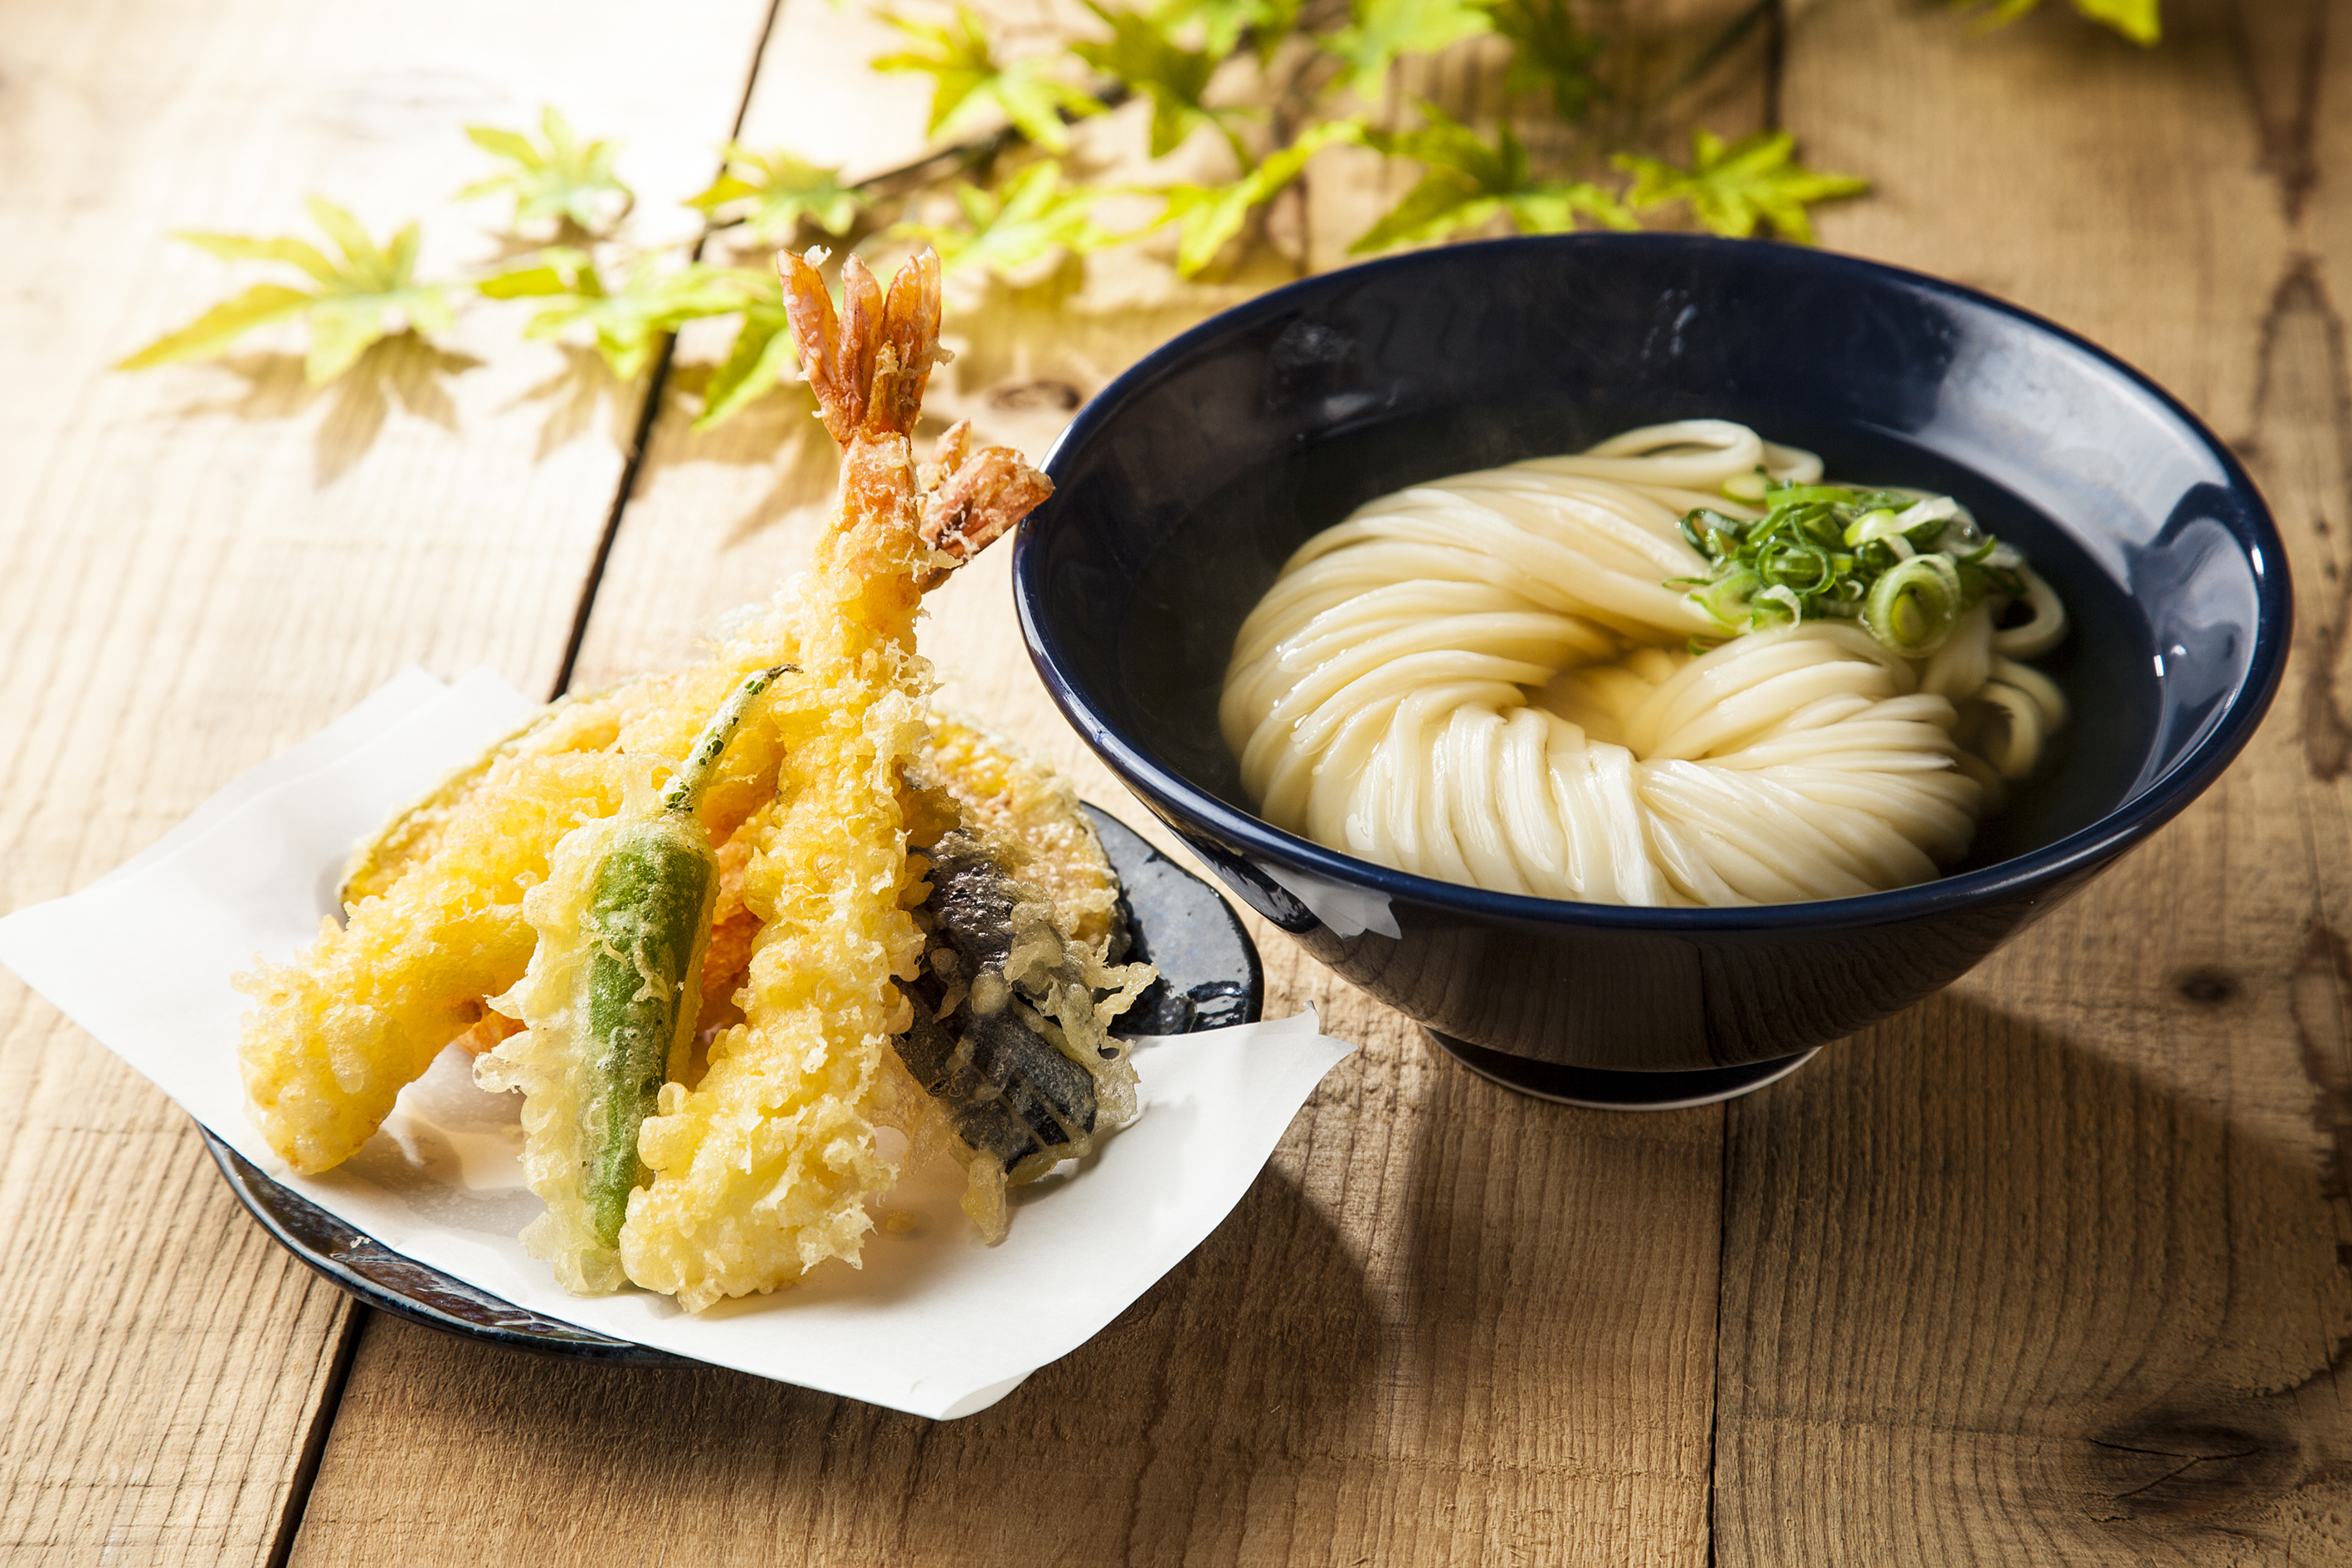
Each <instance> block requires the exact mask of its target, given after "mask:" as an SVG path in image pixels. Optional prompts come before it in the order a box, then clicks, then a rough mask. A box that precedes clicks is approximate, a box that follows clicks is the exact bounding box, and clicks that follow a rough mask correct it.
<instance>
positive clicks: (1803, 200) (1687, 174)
mask: <svg viewBox="0 0 2352 1568" xmlns="http://www.w3.org/2000/svg"><path fill="white" fill-rule="evenodd" d="M1796 151H1797V139H1796V138H1795V137H1794V136H1791V135H1790V133H1789V132H1786V131H1759V132H1756V133H1755V134H1754V135H1752V136H1743V137H1741V138H1740V139H1739V140H1738V142H1725V141H1724V139H1723V138H1722V137H1720V136H1717V135H1716V134H1715V133H1714V132H1711V131H1706V130H1703V129H1702V130H1698V131H1695V132H1692V133H1691V166H1690V167H1689V168H1687V169H1678V168H1676V167H1675V165H1674V164H1672V163H1665V162H1663V161H1662V160H1660V159H1656V158H1643V157H1639V156H1636V155H1634V154H1632V153H1619V154H1618V156H1617V166H1618V167H1619V168H1621V169H1623V170H1625V171H1626V172H1627V173H1628V174H1632V175H1633V188H1632V189H1631V190H1630V191H1628V192H1627V193H1626V194H1625V201H1626V205H1629V206H1633V207H1636V208H1648V207H1657V206H1664V205H1669V204H1671V203H1674V202H1688V203H1689V204H1690V208H1691V212H1692V214H1693V216H1696V217H1697V219H1698V221H1699V222H1701V223H1702V224H1705V225H1706V226H1707V227H1708V228H1710V229H1713V230H1714V231H1715V232H1716V233H1717V234H1722V235H1728V236H1730V237H1732V238H1734V239H1745V238H1746V237H1748V236H1749V235H1751V234H1754V233H1755V232H1756V226H1757V224H1758V223H1759V221H1762V222H1767V223H1769V224H1770V225H1771V226H1773V228H1775V229H1776V230H1778V231H1779V232H1780V234H1781V235H1783V236H1785V237H1788V238H1790V239H1793V240H1797V241H1799V242H1800V243H1801V244H1805V245H1811V244H1812V243H1813V225H1812V220H1811V217H1810V216H1808V215H1807V213H1806V210H1805V209H1806V208H1807V207H1808V206H1810V205H1812V204H1813V203H1815V202H1826V201H1834V200H1835V199H1837V198H1838V197H1840V196H1852V195H1861V194H1862V193H1863V192H1864V191H1866V190H1868V189H1869V188H1870V182H1869V181H1867V180H1863V179H1857V178H1855V177H1854V176H1853V175H1852V174H1822V173H1821V172H1819V171H1818V170H1813V169H1808V168H1806V167H1805V166H1804V165H1803V164H1801V163H1798V162H1797V161H1796Z"/></svg>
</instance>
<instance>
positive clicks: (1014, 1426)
mask: <svg viewBox="0 0 2352 1568" xmlns="http://www.w3.org/2000/svg"><path fill="white" fill-rule="evenodd" d="M1379 1335H1380V1329H1379V1325H1378V1323H1377V1321H1376V1318H1375V1312H1374V1309H1373V1307H1372V1305H1371V1304H1370V1301H1369V1300H1368V1299H1367V1297H1366V1293H1365V1290H1364V1287H1363V1279H1362V1274H1361V1268H1360V1263H1359V1261H1358V1260H1357V1259H1356V1258H1353V1257H1351V1256H1350V1255H1349V1251H1348V1249H1347V1248H1346V1247H1345V1246H1344V1245H1343V1244H1342V1241H1341V1238H1340V1237H1339V1233H1338V1232H1337V1231H1336V1230H1335V1229H1334V1228H1333V1226H1331V1224H1330V1222H1329V1221H1328V1219H1327V1218H1326V1217H1325V1216H1324V1215H1322V1214H1321V1213H1320V1212H1319V1211H1318V1209H1317V1207H1316V1205H1313V1204H1312V1203H1310V1202H1308V1201H1307V1200H1306V1199H1305V1198H1304V1197H1303V1196H1302V1194H1300V1192H1299V1190H1298V1188H1297V1186H1296V1185H1295V1184H1292V1183H1291V1182H1290V1181H1288V1180H1286V1179H1285V1178H1284V1177H1283V1176H1282V1175H1281V1174H1280V1173H1277V1172H1274V1171H1269V1172H1268V1173H1265V1175H1263V1176H1261V1177H1260V1178H1259V1180H1258V1182H1257V1184H1255V1186H1254V1187H1253V1188H1252V1189H1251V1191H1250V1193H1249V1195H1248V1196H1247V1197H1245V1198H1244V1200H1243V1203H1242V1205H1241V1206H1240V1207H1239V1208H1238V1209H1237V1210H1236V1211H1235V1213H1234V1216H1233V1217H1232V1218H1231V1219H1229V1220H1228V1221H1227V1222H1226V1224H1225V1225H1224V1226H1223V1227H1221V1228H1220V1229H1219V1230H1218V1231H1217V1232H1216V1233H1215V1234H1214V1235H1213V1236H1212V1237H1210V1238H1209V1240H1208V1241H1207V1242H1206V1243H1205V1244H1203V1246H1202V1247H1201V1249H1200V1250H1199V1251H1197V1252H1195V1253H1194V1254H1193V1255H1192V1257H1191V1258H1188V1259H1187V1260H1186V1261H1185V1262H1184V1263H1182V1264H1181V1265H1180V1266H1179V1267H1178V1268H1176V1269H1174V1270H1173V1271H1172V1272H1171V1273H1170V1274H1169V1275H1168V1276H1167V1277H1166V1278H1165V1279H1162V1280H1161V1281H1160V1283H1159V1284H1158V1285H1156V1286H1154V1287H1153V1288H1152V1289H1150V1291H1148V1292H1146V1293H1145V1295H1144V1296H1143V1297H1142V1299H1141V1300H1139V1301H1137V1302H1136V1303H1135V1305H1134V1306H1132V1307H1131V1308H1129V1310H1128V1311H1127V1312H1125V1313H1124V1314H1122V1315H1121V1316H1120V1317H1119V1318H1118V1320H1117V1321H1114V1322H1113V1323H1112V1324H1111V1325H1110V1326H1109V1327H1108V1329H1106V1330H1105V1331H1103V1332H1102V1333H1101V1334H1099V1335H1097V1337H1096V1338H1095V1339H1094V1340H1093V1341H1091V1342H1088V1343H1087V1344H1086V1345H1085V1346H1083V1347H1081V1348H1080V1349H1079V1350H1077V1351H1076V1352H1073V1353H1072V1354H1071V1355H1069V1356H1068V1357H1066V1358H1065V1359H1064V1360H1062V1361H1060V1362H1058V1363H1055V1364H1054V1365H1052V1366H1049V1367H1047V1368H1045V1369H1044V1370H1042V1371H1041V1372H1039V1373H1037V1374H1036V1375H1034V1377H1032V1378H1031V1379H1030V1381H1029V1382H1028V1383H1027V1384H1024V1385H1023V1386H1022V1387H1021V1388H1019V1389H1017V1390H1015V1391H1014V1392H1013V1394H1011V1395H1010V1396H1008V1397H1007V1398H1006V1399H1005V1400H1004V1401H1003V1403H1002V1404H1000V1405H996V1406H995V1407H993V1408H992V1409H990V1410H987V1411H984V1412H982V1414H980V1415H974V1416H971V1417H967V1418H965V1419H963V1420H961V1421H955V1422H948V1423H940V1422H933V1421H929V1420H926V1419H924V1418H921V1417H919V1416H912V1415H900V1414H898V1413H896V1412H892V1411H886V1410H882V1409H879V1408H877V1407H875V1406H872V1405H863V1404H859V1403H857V1402H856V1401H852V1400H845V1399H839V1398H835V1397H832V1396H829V1395H825V1394H816V1393H813V1392H811V1391H809V1390H806V1389H801V1388H794V1387H791V1386H788V1385H784V1384H773V1383H768V1382H764V1381H762V1380H761V1379H758V1378H753V1377H750V1376H746V1375H744V1374H741V1373H731V1372H726V1371H721V1370H719V1369H715V1368H714V1369H702V1370H690V1371H676V1372H670V1371H649V1372H621V1371H613V1370H607V1369H603V1368H597V1367H588V1366H581V1365H576V1364H572V1363H563V1362H556V1361H541V1360H538V1359H535V1358H530V1357H527V1356H520V1355H510V1354H508V1353H506V1352H498V1351H494V1350H489V1349H486V1348H484V1347H481V1346H478V1345H474V1344H470V1343H466V1342H458V1341H455V1340H449V1339H445V1338H443V1337H441V1336H439V1335H436V1334H433V1333H431V1332H429V1331H425V1330H421V1329H416V1328H413V1327H411V1326H409V1325H407V1324H404V1323H401V1322H398V1321H394V1320H390V1319H385V1318H383V1317H376V1318H373V1319H372V1320H371V1321H370V1323H369V1325H368V1329H367V1333H366V1338H365V1341H364V1342H363V1343H362V1346H361V1350H360V1358H361V1363H362V1368H363V1372H362V1375H359V1376H355V1377H354V1378H353V1379H352V1383H351V1385H350V1386H351V1390H352V1393H351V1394H350V1396H349V1397H348V1398H347V1399H346V1401H345V1404H344V1405H343V1407H342V1409H341V1412H340V1413H339V1414H338V1416H337V1419H336V1423H335V1427H334V1433H333V1436H332V1437H331V1440H330V1443H329V1447H328V1450H327V1454H326V1458H325V1461H324V1467H323V1469H322V1472H321V1482H320V1487H319V1489H318V1491H317V1492H316V1493H315V1494H314V1499H313V1507H312V1511H311V1513H310V1516H309V1517H308V1518H307V1519H306V1520H305V1521H304V1524H303V1530H302V1534H301V1537H300V1539H299V1542H298V1543H297V1546H296V1550H295V1552H294V1557H293V1561H294V1562H296V1563H318V1562H343V1561H352V1562H360V1561H366V1562H380V1561H383V1560H384V1559H385V1556H386V1554H387V1552H397V1551H398V1550H399V1548H400V1545H401V1543H403V1542H425V1541H436V1540H437V1541H447V1540H450V1539H453V1538H457V1532H459V1531H462V1538H463V1539H465V1540H467V1542H469V1543H470V1544H469V1547H468V1552H469V1554H472V1555H475V1556H476V1557H477V1558H478V1560H480V1561H499V1562H520V1561H525V1560H533V1561H535V1560H538V1559H539V1558H540V1557H541V1555H542V1554H543V1552H544V1550H546V1549H548V1548H551V1547H552V1546H554V1545H556V1544H557V1543H560V1542H563V1541H565V1540H567V1539H577V1540H583V1541H601V1542H605V1543H606V1544H607V1546H608V1547H610V1548H613V1550H612V1551H610V1552H605V1553H604V1555H606V1556H608V1557H609V1556H612V1555H617V1554H620V1553H621V1551H622V1549H621V1548H620V1546H619V1543H622V1542H631V1541H635V1542H641V1543H642V1552H643V1554H644V1555H646V1556H647V1557H648V1558H650V1557H655V1556H658V1555H660V1554H661V1550H662V1549H663V1548H664V1547H666V1548H667V1550H668V1551H670V1552H684V1554H685V1555H686V1556H687V1557H688V1558H691V1559H693V1560H697V1561H700V1560H705V1559H706V1558H707V1559H709V1560H721V1559H725V1560H741V1561H751V1560H772V1561H804V1560H815V1561H826V1562H832V1561H842V1562H858V1563H886V1562H887V1563H898V1562H914V1561H920V1562H949V1561H970V1562H975V1563H998V1562H1024V1563H1069V1564H1073V1565H1076V1564H1096V1563H1109V1562H1120V1561H1127V1560H1129V1559H1131V1558H1140V1559H1144V1560H1165V1559H1170V1558H1172V1557H1174V1556H1177V1555H1181V1552H1182V1547H1183V1542H1186V1541H1187V1540H1188V1539H1197V1538H1199V1537H1202V1536H1210V1537H1213V1536H1215V1535H1216V1534H1217V1533H1218V1532H1219V1530H1220V1528H1221V1526H1223V1527H1229V1528H1231V1529H1234V1530H1238V1529H1239V1528H1240V1523H1241V1520H1242V1518H1243V1514H1244V1508H1245V1501H1246V1500H1247V1499H1248V1498H1249V1497H1250V1496H1251V1495H1252V1494H1253V1493H1255V1492H1256V1491H1257V1490H1258V1489H1262V1488H1263V1487H1265V1486H1267V1485H1287V1484H1290V1482H1289V1481H1288V1480H1287V1479H1285V1478H1286V1474H1287V1473H1288V1472H1290V1471H1293V1470H1296V1469H1297V1468H1299V1467H1301V1466H1306V1465H1311V1464H1313V1463H1314V1461H1315V1459H1316V1458H1318V1456H1322V1455H1326V1454H1329V1452H1330V1450H1331V1449H1332V1448H1333V1447H1334V1446H1335V1443H1336V1440H1337V1438H1338V1436H1339V1434H1341V1433H1344V1432H1346V1431H1348V1430H1349V1429H1350V1428H1351V1426H1354V1425H1355V1422H1354V1421H1353V1419H1352V1418H1351V1412H1353V1411H1356V1410H1358V1409H1360V1408H1361V1406H1362V1405H1363V1403H1364V1401H1365V1400H1366V1398H1367V1396H1368V1394H1369V1393H1370V1387H1371V1384H1372V1382H1373V1380H1374V1379H1375V1378H1376V1377H1377V1375H1378V1371H1379V1367H1380V1364H1381V1358H1380V1356H1379V1353H1378V1342H1379ZM420 1437H422V1438H425V1440H427V1441H431V1440H433V1439H436V1438H438V1439H440V1440H441V1441H440V1442H439V1443H437V1444H436V1445H435V1446H433V1447H422V1446H420V1445H419V1442H418V1439H419V1438H420ZM345 1465H359V1466H363V1467H365V1468H366V1473H365V1474H352V1475H348V1476H344V1477H341V1478H339V1477H338V1476H337V1474H336V1472H337V1470H338V1469H339V1468H341V1467H342V1466H345ZM1331 1466H1332V1468H1338V1466H1339V1457H1338V1456H1336V1455H1334V1456H1332V1457H1331ZM394 1471H396V1472H402V1473H400V1474H397V1475H394V1474H390V1473H388V1472H394ZM623 1474H626V1475H627V1476H628V1477H629V1478H630V1479H629V1481H628V1484H627V1485H625V1486H615V1485H614V1484H613V1482H614V1478H615V1477H617V1476H620V1475H623ZM426 1497H430V1498H434V1499H436V1500H437V1502H436V1507H435V1509H434V1510H433V1513H432V1515H430V1516H425V1517H419V1516H417V1515H415V1512H414V1500H415V1499H419V1498H426ZM329 1498H333V1499H338V1500H341V1501H340V1503H339V1505H338V1506H339V1507H340V1509H341V1510H342V1511H340V1512H338V1513H335V1514H333V1515H331V1516H322V1512H321V1509H320V1503H321V1501H323V1500H326V1499H329ZM377 1498H398V1499H405V1500H409V1503H408V1511H406V1512H405V1513H404V1516H403V1517H382V1516H377V1515H373V1514H370V1513H369V1512H367V1511H366V1510H368V1509H369V1508H370V1507H371V1506H372V1500H374V1499H377ZM515 1498H542V1499H549V1500H556V1499H561V1500H562V1503H561V1505H560V1506H557V1507H553V1508H550V1509H544V1510H540V1509H534V1510H529V1511H527V1512H520V1513H508V1512H507V1511H505V1510H499V1512H498V1514H497V1516H492V1514H490V1513H489V1512H486V1511H485V1508H486V1505H487V1504H488V1503H490V1502H491V1501H492V1500H498V1499H509V1500H510V1499H515ZM647 1498H654V1499H659V1500H662V1501H660V1502H659V1503H658V1504H657V1505H656V1510H655V1511H654V1513H653V1514H652V1515H650V1516H647V1515H646V1514H643V1513H641V1512H639V1511H637V1509H638V1507H639V1505H640V1504H641V1503H642V1501H643V1500H646V1499H647ZM352 1510H358V1511H352ZM1204 1515H1205V1516H1209V1517H1202V1516H1204ZM628 1550H629V1551H631V1552H635V1550H636V1549H634V1548H632V1549H628Z"/></svg>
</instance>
